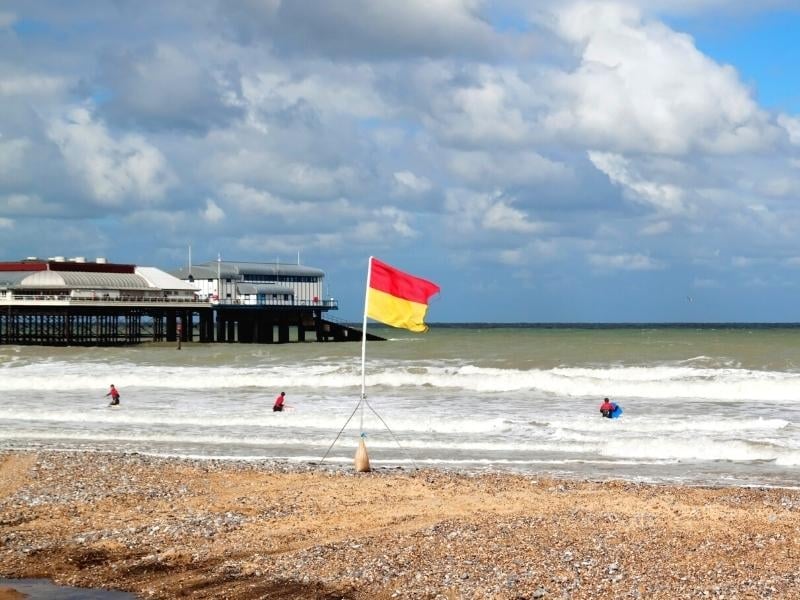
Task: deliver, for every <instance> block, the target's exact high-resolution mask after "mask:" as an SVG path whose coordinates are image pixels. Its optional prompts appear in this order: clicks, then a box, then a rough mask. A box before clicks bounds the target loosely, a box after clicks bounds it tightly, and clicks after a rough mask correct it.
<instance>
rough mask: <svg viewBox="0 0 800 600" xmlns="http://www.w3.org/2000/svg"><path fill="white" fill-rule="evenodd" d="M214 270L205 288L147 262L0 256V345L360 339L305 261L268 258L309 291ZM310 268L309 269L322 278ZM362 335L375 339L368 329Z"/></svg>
mask: <svg viewBox="0 0 800 600" xmlns="http://www.w3.org/2000/svg"><path fill="white" fill-rule="evenodd" d="M248 264H251V263H248ZM252 264H259V263H252ZM229 265H230V263H226V268H227V267H229ZM238 265H239V263H237V270H239V271H240V269H239V267H238ZM216 269H217V275H219V277H218V278H217V281H218V282H219V284H221V285H219V286H218V287H217V286H215V285H208V281H207V280H208V279H209V278H205V279H204V283H205V284H206V285H205V289H204V288H203V286H199V285H197V284H195V282H194V280H195V277H194V275H193V274H187V279H186V280H182V279H180V278H178V277H175V276H173V275H170V274H168V273H166V272H164V271H161V270H159V269H155V268H153V267H136V266H134V265H123V264H111V263H107V262H105V261H104V260H102V259H99V260H98V261H97V262H91V263H89V262H85V261H84V260H80V259H78V260H76V259H70V260H67V259H63V258H61V257H59V258H57V259H48V260H47V261H42V260H39V259H33V258H32V259H26V260H24V261H19V262H13V263H0V344H19V345H48V346H120V345H131V344H142V343H147V342H181V343H182V342H186V343H192V342H198V343H240V344H284V343H290V342H314V341H316V342H347V341H361V339H362V332H361V330H359V329H356V328H353V327H350V326H349V325H347V324H344V323H340V322H337V321H335V320H333V319H330V318H326V317H325V315H326V313H327V311H330V310H335V309H336V308H338V306H337V304H336V301H335V300H334V299H332V298H328V299H323V298H321V294H320V293H319V291H318V290H317V288H315V287H314V286H313V284H314V280H313V279H312V278H311V276H310V275H308V272H309V270H310V268H308V267H303V269H304V271H303V273H304V275H302V276H299V275H296V274H292V275H286V274H285V273H286V272H294V271H293V270H292V269H287V268H286V267H285V266H283V268H282V271H283V272H284V274H283V275H281V274H280V271H281V269H278V268H277V267H276V265H269V269H271V275H270V278H272V279H273V280H274V279H276V274H277V277H284V278H286V279H287V280H288V279H290V278H291V279H298V280H300V277H303V278H305V279H303V280H300V283H302V284H304V287H305V288H308V290H309V291H310V293H311V294H313V295H310V296H309V297H306V296H305V295H301V294H300V293H298V290H297V289H295V288H293V287H291V285H289V284H288V282H287V283H276V281H266V282H264V283H261V284H254V283H247V282H244V281H242V278H243V276H242V275H241V273H239V275H238V276H239V281H240V282H241V283H240V284H239V285H236V281H235V280H234V278H233V277H232V276H231V274H230V273H228V272H225V273H224V272H223V270H222V263H220V264H217V265H216ZM251 270H252V269H251ZM255 270H256V271H258V269H255ZM262 270H263V269H262ZM295 270H296V269H295ZM201 271H202V269H199V268H198V269H194V272H195V273H199V272H201ZM316 273H317V271H316V270H314V271H313V273H312V275H314V277H319V278H321V276H320V275H317V274H316ZM319 273H321V271H319ZM260 277H262V276H260ZM232 280H233V281H232ZM214 283H216V282H214ZM320 287H321V286H320ZM300 291H302V290H300ZM314 292H316V293H315V294H314ZM367 339H368V340H376V341H377V340H382V339H383V338H381V337H379V336H376V335H374V334H369V333H368V334H367Z"/></svg>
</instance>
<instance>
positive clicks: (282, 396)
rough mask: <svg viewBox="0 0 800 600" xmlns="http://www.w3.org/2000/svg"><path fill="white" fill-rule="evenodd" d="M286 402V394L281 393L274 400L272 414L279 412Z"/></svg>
mask: <svg viewBox="0 0 800 600" xmlns="http://www.w3.org/2000/svg"><path fill="white" fill-rule="evenodd" d="M284 400H286V392H281V393H280V394H279V395H278V397H277V398H275V404H273V405H272V411H273V412H281V411H282V410H283V402H284Z"/></svg>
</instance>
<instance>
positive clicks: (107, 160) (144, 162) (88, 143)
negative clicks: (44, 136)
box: [48, 108, 174, 206]
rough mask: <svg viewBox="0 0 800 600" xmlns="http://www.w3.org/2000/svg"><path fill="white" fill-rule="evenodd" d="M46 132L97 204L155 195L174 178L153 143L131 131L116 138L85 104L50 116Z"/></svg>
mask: <svg viewBox="0 0 800 600" xmlns="http://www.w3.org/2000/svg"><path fill="white" fill-rule="evenodd" d="M48 135H49V137H50V139H51V140H52V141H53V142H55V143H56V144H57V145H58V147H59V149H60V150H61V153H62V155H63V157H64V160H65V162H66V164H67V165H68V166H69V168H70V169H71V170H72V171H73V172H74V173H75V174H77V175H78V176H80V177H82V178H83V180H84V181H85V182H86V184H87V187H88V190H89V191H90V193H91V194H92V196H93V198H94V199H95V201H96V202H97V203H98V204H102V205H106V206H116V205H121V204H122V203H123V202H124V201H125V200H134V201H139V202H150V201H157V200H160V199H161V198H163V196H164V193H165V192H166V190H167V189H168V188H169V187H170V185H172V183H173V182H174V177H173V175H172V174H171V172H170V170H169V167H168V165H167V164H166V160H165V158H164V155H163V154H162V153H161V151H160V150H159V149H158V148H156V147H155V146H153V145H152V144H150V143H148V142H147V140H146V139H145V138H143V137H142V136H140V135H136V134H124V135H122V136H120V137H119V138H115V137H114V136H112V134H111V133H110V132H109V130H108V128H107V127H106V126H105V124H104V123H102V122H98V121H95V120H94V118H93V115H92V113H91V112H90V111H89V110H88V109H86V108H73V109H72V110H70V111H69V112H68V113H67V114H66V115H65V116H63V117H59V118H55V119H53V120H52V121H51V122H50V125H49V128H48Z"/></svg>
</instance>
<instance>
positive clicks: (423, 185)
mask: <svg viewBox="0 0 800 600" xmlns="http://www.w3.org/2000/svg"><path fill="white" fill-rule="evenodd" d="M394 180H395V181H396V182H397V184H398V185H397V186H396V188H397V189H398V190H399V191H400V192H401V193H403V192H411V193H414V194H424V193H426V192H429V191H430V190H431V188H432V187H433V184H432V183H431V182H430V180H429V179H427V178H426V177H420V176H418V175H415V174H414V173H412V172H411V171H397V172H396V173H394Z"/></svg>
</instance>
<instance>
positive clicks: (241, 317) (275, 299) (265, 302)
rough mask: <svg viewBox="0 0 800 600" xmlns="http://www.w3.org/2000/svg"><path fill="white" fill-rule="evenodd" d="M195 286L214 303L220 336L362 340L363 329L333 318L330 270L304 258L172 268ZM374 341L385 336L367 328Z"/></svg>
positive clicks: (230, 339)
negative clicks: (328, 281)
mask: <svg viewBox="0 0 800 600" xmlns="http://www.w3.org/2000/svg"><path fill="white" fill-rule="evenodd" d="M170 274H171V275H173V276H175V277H177V278H179V279H181V280H182V281H184V282H186V283H188V284H190V285H193V286H195V288H196V289H197V294H198V297H199V298H200V299H202V300H206V301H208V302H209V304H210V305H211V306H212V307H213V308H214V315H215V328H216V332H215V341H217V342H240V343H257V344H264V343H267V344H268V343H286V342H290V341H297V342H305V341H310V340H316V341H321V342H327V341H337V342H339V341H360V340H361V336H362V333H361V330H359V329H356V328H353V327H350V326H348V325H346V324H344V323H341V322H338V321H337V320H335V319H333V318H331V317H330V315H329V313H330V311H336V310H338V308H339V306H338V303H337V301H336V299H335V298H333V297H330V296H327V297H326V296H325V294H324V291H325V272H324V271H323V270H321V269H318V268H315V267H310V266H308V265H301V264H299V262H298V263H297V264H294V263H282V262H279V261H277V260H276V261H275V262H248V261H228V260H225V261H223V260H221V259H218V260H216V261H209V262H206V263H199V264H190V265H189V266H188V267H181V268H179V269H176V270H174V271H171V272H170ZM367 339H369V340H383V339H384V338H382V337H380V336H376V335H374V334H370V333H367Z"/></svg>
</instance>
